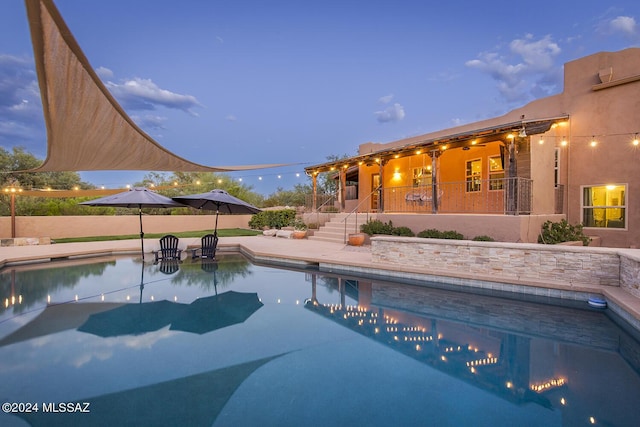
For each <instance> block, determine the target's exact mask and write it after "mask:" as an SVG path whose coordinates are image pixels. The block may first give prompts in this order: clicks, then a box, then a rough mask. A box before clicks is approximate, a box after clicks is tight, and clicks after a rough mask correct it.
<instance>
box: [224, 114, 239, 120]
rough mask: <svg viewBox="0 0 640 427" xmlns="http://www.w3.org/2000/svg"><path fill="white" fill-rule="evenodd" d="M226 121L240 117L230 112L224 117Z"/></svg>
mask: <svg viewBox="0 0 640 427" xmlns="http://www.w3.org/2000/svg"><path fill="white" fill-rule="evenodd" d="M224 119H225V120H226V121H228V122H235V121H237V120H238V118H237V117H236V116H234V115H233V114H229V115H227V116H226V117H225V118H224Z"/></svg>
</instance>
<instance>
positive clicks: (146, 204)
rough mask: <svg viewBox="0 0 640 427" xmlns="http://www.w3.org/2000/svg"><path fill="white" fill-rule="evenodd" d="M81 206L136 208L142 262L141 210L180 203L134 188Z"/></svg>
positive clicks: (144, 189)
mask: <svg viewBox="0 0 640 427" xmlns="http://www.w3.org/2000/svg"><path fill="white" fill-rule="evenodd" d="M80 204H81V205H87V206H113V207H120V208H138V216H139V217H140V244H141V248H142V260H143V261H144V232H143V231H142V208H174V207H182V206H183V205H181V204H180V203H178V202H176V201H174V200H173V199H171V198H169V197H165V196H163V195H161V194H158V193H156V192H155V191H151V190H149V189H148V188H145V187H134V188H132V189H130V190H128V191H124V192H122V193H118V194H113V195H111V196H106V197H101V198H99V199H95V200H89V201H88V202H82V203H80Z"/></svg>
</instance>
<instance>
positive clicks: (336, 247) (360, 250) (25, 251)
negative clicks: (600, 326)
mask: <svg viewBox="0 0 640 427" xmlns="http://www.w3.org/2000/svg"><path fill="white" fill-rule="evenodd" d="M155 245H157V240H152V239H145V249H146V251H148V255H147V252H146V251H145V260H147V261H148V262H153V256H152V255H151V251H152V250H153V249H154V248H155ZM198 245H199V239H198V238H187V239H181V246H183V247H184V248H185V249H186V248H187V247H195V246H198ZM219 250H220V251H221V252H239V253H242V254H243V255H245V256H247V257H248V258H250V259H251V260H252V261H257V262H261V263H265V264H270V265H276V266H277V265H281V266H288V267H292V268H297V269H308V268H313V269H318V271H322V272H327V273H340V274H346V275H352V276H357V275H359V276H366V277H377V278H380V279H382V280H388V279H400V280H406V281H411V282H412V283H418V284H419V283H420V282H429V281H438V282H441V283H445V284H448V285H451V286H453V287H455V288H459V289H460V290H463V291H464V290H468V291H473V290H476V291H478V290H482V291H497V292H502V293H507V294H511V295H515V296H517V295H527V296H536V297H541V298H545V297H548V298H559V299H563V300H570V301H583V302H584V303H585V305H586V304H587V301H588V299H589V298H590V297H593V296H602V297H604V298H605V299H606V300H607V302H608V309H610V310H611V311H612V312H613V313H615V314H616V315H618V316H619V317H620V318H622V319H624V320H625V321H626V322H627V323H629V325H630V326H632V327H633V328H634V329H636V330H638V331H640V298H637V297H635V296H634V295H632V294H631V293H629V292H627V291H625V290H624V289H621V288H619V287H611V286H598V285H589V286H587V285H575V284H567V283H561V282H551V281H531V280H517V279H516V280H513V279H500V278H496V277H486V276H485V277H483V276H479V275H470V274H465V273H461V272H451V271H440V270H437V269H431V268H430V269H426V268H419V267H411V266H406V265H397V264H392V263H380V262H376V263H374V262H373V261H372V255H371V250H370V247H366V246H365V247H352V246H348V245H345V244H340V243H333V242H322V241H312V240H308V239H283V238H276V237H265V236H246V237H223V238H221V239H220V241H219ZM139 253H140V241H139V240H120V241H103V242H84V243H63V244H60V243H57V244H51V245H34V246H19V247H18V246H14V247H0V269H3V268H6V267H8V266H11V265H19V264H27V263H42V262H48V261H52V260H58V259H74V258H87V257H99V256H109V255H124V254H139Z"/></svg>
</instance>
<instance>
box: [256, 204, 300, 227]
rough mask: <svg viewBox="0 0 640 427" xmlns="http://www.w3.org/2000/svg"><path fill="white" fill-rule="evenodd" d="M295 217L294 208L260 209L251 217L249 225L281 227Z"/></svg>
mask: <svg viewBox="0 0 640 427" xmlns="http://www.w3.org/2000/svg"><path fill="white" fill-rule="evenodd" d="M295 217H296V211H295V210H294V209H280V210H273V211H262V212H259V213H257V214H254V215H253V216H252V217H251V219H250V220H249V227H251V228H253V229H262V228H264V227H269V228H282V227H286V226H288V225H289V224H291V223H292V221H293V220H294V219H295Z"/></svg>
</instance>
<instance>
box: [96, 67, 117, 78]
mask: <svg viewBox="0 0 640 427" xmlns="http://www.w3.org/2000/svg"><path fill="white" fill-rule="evenodd" d="M96 73H97V74H98V77H100V78H101V79H102V80H107V79H110V78H112V77H113V71H111V70H110V69H108V68H106V67H98V68H96Z"/></svg>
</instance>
